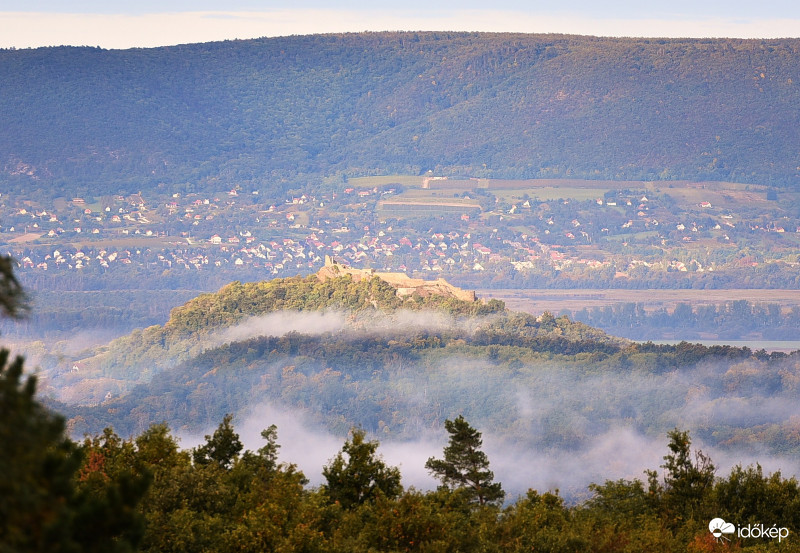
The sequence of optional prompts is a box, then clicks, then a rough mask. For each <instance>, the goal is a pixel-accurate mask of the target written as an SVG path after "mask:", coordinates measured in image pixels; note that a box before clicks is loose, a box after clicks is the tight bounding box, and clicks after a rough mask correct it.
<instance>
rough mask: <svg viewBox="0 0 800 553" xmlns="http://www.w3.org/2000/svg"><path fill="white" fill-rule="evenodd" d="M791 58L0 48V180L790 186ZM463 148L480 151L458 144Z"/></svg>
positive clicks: (423, 41) (411, 45)
mask: <svg viewBox="0 0 800 553" xmlns="http://www.w3.org/2000/svg"><path fill="white" fill-rule="evenodd" d="M798 48H800V46H798V41H797V40H795V39H781V40H767V41H764V40H736V39H714V40H709V39H634V38H598V37H580V36H564V35H519V34H476V33H362V34H347V35H315V36H294V37H280V38H262V39H256V40H247V41H234V42H231V41H226V42H217V43H209V44H195V45H182V46H180V47H169V48H155V49H131V50H124V51H123V50H117V51H114V50H111V51H104V50H98V49H95V48H67V47H60V48H41V49H33V50H16V51H12V50H5V51H2V52H0V73H2V74H4V75H15V76H16V78H13V79H5V80H4V81H3V82H2V86H1V87H0V114H2V117H0V125H2V128H3V129H5V130H6V132H5V133H4V134H3V136H2V137H0V158H2V159H3V160H7V161H6V162H5V163H6V167H7V169H6V170H5V171H4V172H3V176H2V180H3V182H4V184H5V185H6V186H7V187H8V188H11V189H13V188H17V189H21V188H22V187H23V186H30V184H31V183H37V184H38V183H41V186H43V189H46V188H52V189H54V190H55V189H58V190H69V192H68V194H72V195H84V194H86V193H88V192H90V191H92V192H94V193H105V194H113V193H118V192H136V191H138V190H142V189H144V191H145V193H147V191H148V190H153V189H161V188H163V187H165V186H168V187H170V190H174V191H177V192H194V191H198V190H202V189H209V188H212V187H213V188H214V189H218V187H220V186H223V187H233V186H251V187H254V188H262V189H271V190H276V189H288V188H291V187H297V186H301V185H304V184H306V183H307V182H309V181H310V180H316V179H317V178H318V177H319V176H320V175H326V176H327V175H334V174H340V175H348V174H350V175H353V174H364V173H381V174H392V173H397V172H404V173H410V174H420V173H421V172H424V171H427V170H429V169H430V170H432V171H435V172H437V173H446V174H453V175H465V174H467V175H474V176H478V177H486V176H495V177H505V178H521V177H544V178H548V177H556V178H558V177H562V178H563V177H573V178H574V177H588V178H605V179H622V180H655V179H692V180H725V181H743V182H769V183H774V184H776V185H780V186H786V185H792V184H794V183H796V182H797V170H796V168H797V166H798V165H800V162H799V160H798V153H797V151H795V149H793V144H794V143H795V142H796V140H795V138H796V135H795V131H796V124H797V116H796V106H797V104H798V94H799V93H798V90H797V83H796V82H795V79H796V75H797V59H798V55H797V54H798ZM443 59H446V60H447V63H442V60H443ZM32 90H35V91H36V93H35V94H32V93H31V91H32ZM544 112H547V113H548V114H549V116H548V117H544V118H543V117H541V114H542V113H544ZM108 121H115V122H116V123H115V124H114V125H109V124H108ZM754 121H757V122H758V124H757V125H755V124H754V123H753V122H754ZM476 129H479V131H480V132H476ZM609 129H613V131H611V132H610V131H609ZM653 129H657V130H658V132H653ZM454 136H456V137H458V136H462V137H463V136H469V140H466V141H463V140H462V141H460V142H459V144H460V146H459V147H458V148H454V147H453V140H452V138H453V137H454ZM665 144H670V145H673V147H670V148H667V147H665ZM532 152H533V154H532ZM75 183H80V184H75ZM54 185H59V186H54ZM65 187H67V188H65ZM98 187H100V188H99V189H98Z"/></svg>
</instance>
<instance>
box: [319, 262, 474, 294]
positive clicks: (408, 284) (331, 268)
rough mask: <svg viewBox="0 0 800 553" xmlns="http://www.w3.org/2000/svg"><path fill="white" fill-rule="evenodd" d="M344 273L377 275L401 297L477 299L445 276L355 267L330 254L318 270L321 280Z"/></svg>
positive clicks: (358, 276) (365, 276) (361, 276)
mask: <svg viewBox="0 0 800 553" xmlns="http://www.w3.org/2000/svg"><path fill="white" fill-rule="evenodd" d="M344 275H350V277H351V278H352V279H353V280H369V279H371V278H374V277H377V278H379V279H381V280H383V281H384V282H387V283H389V284H391V285H392V286H393V287H394V288H396V289H397V295H398V296H400V297H403V296H412V295H415V294H416V295H419V296H422V297H427V296H434V295H436V296H445V297H449V298H456V299H459V300H462V301H476V298H475V292H474V291H473V290H464V289H462V288H459V287H458V286H453V285H452V284H450V283H449V282H447V281H446V280H445V279H443V278H437V279H436V280H424V279H421V278H411V277H409V276H408V275H407V274H405V273H386V272H381V271H376V270H374V269H353V268H350V267H348V266H346V265H342V264H340V263H337V262H336V261H335V260H334V259H333V258H332V257H331V256H329V255H326V256H325V266H324V267H322V269H320V270H319V271H318V272H317V278H318V279H320V280H321V281H325V280H328V279H329V278H336V277H340V276H344Z"/></svg>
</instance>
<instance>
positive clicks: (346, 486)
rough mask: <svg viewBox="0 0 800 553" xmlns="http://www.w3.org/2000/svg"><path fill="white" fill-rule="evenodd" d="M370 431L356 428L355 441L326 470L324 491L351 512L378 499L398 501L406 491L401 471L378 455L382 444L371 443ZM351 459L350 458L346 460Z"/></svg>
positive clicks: (347, 442)
mask: <svg viewBox="0 0 800 553" xmlns="http://www.w3.org/2000/svg"><path fill="white" fill-rule="evenodd" d="M365 437H366V432H364V431H363V430H361V429H358V428H354V429H353V430H352V431H351V438H350V439H349V440H347V441H346V442H345V444H344V446H343V447H342V451H340V452H339V453H337V454H336V457H334V458H333V460H332V461H331V463H330V464H329V465H327V466H325V467H323V468H322V476H324V477H325V482H326V483H325V485H323V487H322V489H323V490H324V491H325V493H326V494H327V495H328V497H329V498H330V500H331V501H333V502H335V503H338V504H339V505H341V506H342V507H343V508H345V509H351V508H353V507H355V506H358V505H361V504H363V503H366V502H371V501H375V500H376V499H377V498H378V497H386V498H389V499H394V498H396V497H397V496H398V495H400V493H401V492H402V489H403V488H402V486H401V485H400V471H399V470H398V469H397V468H396V467H387V466H386V464H385V463H384V462H383V460H382V459H380V458H379V457H376V456H375V451H376V450H377V449H378V442H375V441H367V440H366V439H365ZM345 456H347V459H345Z"/></svg>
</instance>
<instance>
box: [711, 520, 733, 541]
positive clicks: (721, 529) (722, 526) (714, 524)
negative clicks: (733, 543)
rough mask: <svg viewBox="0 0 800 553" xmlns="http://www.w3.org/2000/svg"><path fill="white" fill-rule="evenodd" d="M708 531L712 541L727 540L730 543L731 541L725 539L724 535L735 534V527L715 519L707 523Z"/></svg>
mask: <svg viewBox="0 0 800 553" xmlns="http://www.w3.org/2000/svg"><path fill="white" fill-rule="evenodd" d="M708 530H709V531H710V532H711V534H712V535H713V536H714V539H716V540H717V541H720V540H727V541H730V540H731V539H730V538H728V537H725V534H733V533H734V532H736V526H734V525H733V523H732V522H725V521H724V520H722V519H721V518H715V519H713V520H712V521H711V522H709V523H708Z"/></svg>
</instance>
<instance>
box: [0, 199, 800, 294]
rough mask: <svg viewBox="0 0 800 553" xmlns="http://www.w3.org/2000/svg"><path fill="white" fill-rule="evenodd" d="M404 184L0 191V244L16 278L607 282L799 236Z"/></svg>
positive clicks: (762, 224) (744, 220) (716, 264)
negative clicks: (332, 265)
mask: <svg viewBox="0 0 800 553" xmlns="http://www.w3.org/2000/svg"><path fill="white" fill-rule="evenodd" d="M402 192H403V189H402V186H399V185H398V186H391V185H389V186H381V187H378V186H376V187H372V188H357V187H345V188H343V190H340V191H337V192H328V193H319V192H312V191H310V190H309V191H302V190H300V191H296V192H295V193H293V194H291V195H287V196H286V197H285V198H281V199H276V198H272V199H269V200H266V201H265V200H264V199H262V195H261V194H260V193H259V191H249V192H248V191H243V190H241V189H233V190H227V191H223V192H220V193H218V194H209V195H206V194H198V193H188V194H181V193H171V194H169V193H168V194H163V195H161V196H152V197H145V196H144V195H143V194H141V193H140V194H132V195H128V196H122V195H117V196H108V197H102V198H70V199H64V198H60V199H56V200H52V201H51V203H50V205H45V204H44V202H42V203H40V202H37V201H36V200H34V199H31V198H12V197H9V196H7V195H5V194H2V195H0V202H2V203H1V204H0V217H2V218H1V219H0V221H2V224H1V225H0V244H1V245H2V246H0V247H2V248H3V251H4V253H9V254H11V255H12V256H13V257H14V258H15V259H16V260H17V262H18V264H19V271H20V274H21V275H23V278H24V275H25V274H27V273H36V272H50V273H52V272H64V271H77V272H84V273H94V274H97V273H104V272H109V271H112V272H113V271H116V272H118V273H121V272H124V271H125V269H126V268H129V269H136V271H137V272H141V271H151V272H154V273H156V272H157V273H162V272H164V271H168V272H170V273H173V274H175V273H178V274H183V275H185V278H187V279H190V278H191V273H196V272H198V271H202V272H209V271H211V272H214V271H216V272H219V273H222V274H226V275H227V274H228V272H230V274H231V275H232V276H231V278H238V279H263V278H274V277H279V276H290V275H294V274H308V273H312V272H315V271H316V270H318V269H319V268H320V267H322V265H323V263H324V259H325V256H330V257H331V258H332V259H338V260H341V261H342V262H344V263H346V264H348V265H349V266H352V267H358V268H373V269H376V270H385V271H395V272H402V273H407V274H410V275H412V274H417V275H424V274H426V273H428V274H430V273H446V274H448V275H450V277H452V276H455V277H456V280H458V277H459V276H462V277H463V276H464V275H469V278H471V279H472V280H471V282H475V279H478V282H480V281H481V279H483V280H484V281H485V282H487V283H488V282H491V281H492V280H493V279H494V280H497V279H498V278H502V277H503V276H506V277H509V275H514V274H525V273H534V274H536V273H547V274H552V273H554V272H563V273H569V274H573V275H577V276H578V277H579V278H582V279H584V280H591V279H593V278H595V277H597V278H601V279H606V280H607V279H608V278H609V276H610V277H611V278H625V277H627V276H628V275H629V274H633V275H636V276H637V278H638V277H641V275H642V273H643V272H646V271H654V272H673V271H677V272H700V273H702V272H707V271H715V270H720V269H724V268H725V266H726V264H729V263H730V259H729V257H730V256H729V255H727V254H731V255H732V254H733V252H734V251H742V250H743V247H744V246H746V245H747V244H748V243H750V242H753V243H759V244H762V245H763V244H764V243H765V242H764V240H765V239H766V237H768V236H775V235H786V236H787V237H788V235H789V234H793V235H796V236H797V235H798V232H800V219H798V216H797V215H795V216H794V217H790V216H787V215H786V214H785V213H783V212H781V211H780V210H779V209H777V208H776V209H774V211H775V213H774V214H772V216H771V217H770V214H768V213H767V214H765V213H764V212H763V210H753V211H752V212H750V213H748V212H747V211H746V210H745V209H743V210H742V211H740V212H734V211H731V210H730V209H717V208H715V206H714V204H712V203H711V202H710V201H705V200H704V201H700V202H697V203H696V204H695V205H691V206H686V205H678V204H677V203H676V202H674V200H672V199H671V198H669V197H668V196H663V195H656V196H655V197H652V195H651V197H648V195H647V193H646V192H642V191H637V190H624V191H609V192H606V193H605V194H604V195H603V196H598V197H596V198H592V199H575V198H573V199H569V198H560V199H550V200H544V199H536V198H531V197H529V196H528V195H527V194H524V195H522V196H521V197H519V199H518V201H513V200H511V201H509V198H508V197H504V196H502V195H499V194H498V195H492V194H487V193H486V192H483V193H482V194H483V195H482V197H481V196H479V195H478V193H479V192H480V191H475V193H471V192H465V191H461V192H456V193H452V194H451V193H450V192H449V191H447V192H446V193H444V192H440V193H439V197H440V198H441V199H439V200H436V201H429V202H428V203H425V204H423V203H420V202H405V204H404V202H403V194H402ZM433 194H434V196H435V195H436V194H437V193H436V192H434V193H433ZM448 195H449V199H448V198H447V196H448ZM474 198H478V199H479V200H481V203H480V204H479V203H478V202H477V201H476V200H474ZM434 199H435V198H434ZM455 202H461V203H455ZM470 202H473V203H470ZM776 205H777V204H776ZM398 207H404V208H407V209H401V210H398V209H397V208H398ZM416 208H419V209H416ZM775 240H776V242H775V245H776V248H775V251H774V252H771V251H770V248H763V247H762V248H760V250H759V253H758V254H753V255H744V256H742V255H739V257H738V258H737V260H736V263H737V266H740V265H742V264H746V265H747V264H749V265H751V266H756V265H758V264H759V263H762V264H763V263H767V262H770V261H774V260H780V261H784V262H787V263H791V264H794V263H796V262H797V260H796V259H793V258H788V257H782V256H783V253H782V252H783V249H782V248H781V247H780V246H781V245H782V244H785V245H789V244H788V242H787V240H786V239H783V240H778V239H775ZM795 242H796V240H795ZM744 251H746V248H744ZM482 275H483V276H482ZM450 277H448V278H450Z"/></svg>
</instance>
